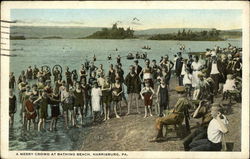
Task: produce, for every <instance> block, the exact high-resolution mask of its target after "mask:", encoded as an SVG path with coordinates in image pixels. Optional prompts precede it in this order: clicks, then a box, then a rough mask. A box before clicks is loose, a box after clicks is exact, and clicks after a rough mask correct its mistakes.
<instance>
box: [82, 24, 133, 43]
mask: <svg viewBox="0 0 250 159" xmlns="http://www.w3.org/2000/svg"><path fill="white" fill-rule="evenodd" d="M133 38H135V36H134V30H133V29H130V27H128V28H127V29H126V30H125V29H124V28H122V27H119V28H118V27H117V23H115V24H113V26H112V28H111V29H108V28H102V30H101V31H97V32H95V33H93V34H92V35H89V36H87V37H84V39H133Z"/></svg>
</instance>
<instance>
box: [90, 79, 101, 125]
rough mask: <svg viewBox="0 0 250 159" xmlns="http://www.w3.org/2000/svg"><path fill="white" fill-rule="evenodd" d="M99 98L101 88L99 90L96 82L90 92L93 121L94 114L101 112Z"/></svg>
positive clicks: (94, 118)
mask: <svg viewBox="0 0 250 159" xmlns="http://www.w3.org/2000/svg"><path fill="white" fill-rule="evenodd" d="M101 96H102V91H101V88H99V87H98V84H97V82H95V83H94V87H93V88H92V90H91V101H92V111H93V112H92V114H93V121H95V120H96V114H97V113H98V112H100V111H101V104H100V101H101Z"/></svg>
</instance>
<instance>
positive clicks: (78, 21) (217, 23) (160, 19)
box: [11, 9, 242, 30]
mask: <svg viewBox="0 0 250 159" xmlns="http://www.w3.org/2000/svg"><path fill="white" fill-rule="evenodd" d="M135 17H136V18H135ZM134 18H135V19H134ZM133 19H134V20H133ZM11 20H17V23H16V24H15V25H20V26H65V27H71V26H74V27H78V26H80V27H111V25H112V24H114V23H117V24H118V26H120V27H125V28H127V27H131V28H133V29H134V30H144V29H151V28H216V29H221V30H227V29H240V28H242V11H241V10H236V9H234V10H233V9H210V10H209V9H206V10H204V9H202V10H197V9H195V10H194V9H188V10H184V9H12V10H11Z"/></svg>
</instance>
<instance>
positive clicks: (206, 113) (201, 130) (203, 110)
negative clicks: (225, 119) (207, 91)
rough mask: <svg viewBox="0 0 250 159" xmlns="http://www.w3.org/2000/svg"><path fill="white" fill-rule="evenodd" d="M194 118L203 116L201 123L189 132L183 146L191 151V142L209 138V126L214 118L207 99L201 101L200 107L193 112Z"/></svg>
mask: <svg viewBox="0 0 250 159" xmlns="http://www.w3.org/2000/svg"><path fill="white" fill-rule="evenodd" d="M193 118H202V120H201V124H199V125H198V127H197V126H195V127H196V129H195V130H194V131H193V132H192V133H191V134H189V135H188V136H187V137H186V138H185V139H184V141H183V146H184V150H185V151H189V150H190V147H189V144H190V143H191V142H194V141H196V140H200V139H205V138H207V127H208V124H209V122H210V121H211V120H212V119H213V118H212V116H211V112H210V104H209V102H208V101H206V100H202V101H200V102H199V106H198V108H197V109H196V110H195V112H194V114H193Z"/></svg>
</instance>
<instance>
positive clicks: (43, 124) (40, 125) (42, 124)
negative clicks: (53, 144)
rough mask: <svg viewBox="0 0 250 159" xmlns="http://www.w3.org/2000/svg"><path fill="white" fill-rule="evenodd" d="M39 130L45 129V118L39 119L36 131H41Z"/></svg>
mask: <svg viewBox="0 0 250 159" xmlns="http://www.w3.org/2000/svg"><path fill="white" fill-rule="evenodd" d="M41 128H43V129H45V118H40V119H39V123H38V131H41Z"/></svg>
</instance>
